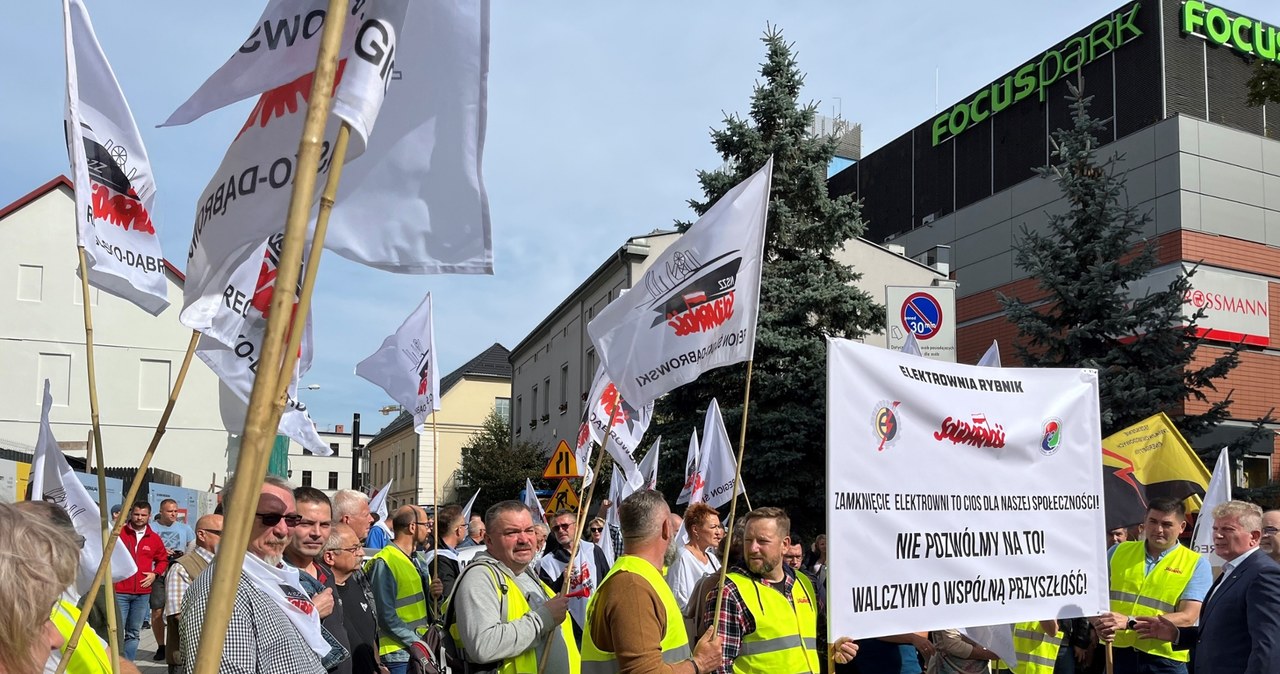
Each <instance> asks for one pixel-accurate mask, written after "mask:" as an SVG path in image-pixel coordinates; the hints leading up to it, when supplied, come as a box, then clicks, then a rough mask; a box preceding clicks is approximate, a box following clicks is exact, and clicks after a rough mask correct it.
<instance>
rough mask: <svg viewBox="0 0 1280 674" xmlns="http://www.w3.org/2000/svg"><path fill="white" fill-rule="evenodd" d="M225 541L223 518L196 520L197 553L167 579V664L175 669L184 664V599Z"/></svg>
mask: <svg viewBox="0 0 1280 674" xmlns="http://www.w3.org/2000/svg"><path fill="white" fill-rule="evenodd" d="M220 540H222V515H205V516H204V517H201V518H200V519H199V520H197V521H196V539H195V543H196V548H195V554H191V555H183V556H181V557H179V558H178V559H177V560H175V561H174V563H173V569H172V570H170V571H169V573H168V575H166V576H165V580H164V594H165V602H164V622H165V637H166V639H165V643H167V644H169V648H167V649H166V650H165V662H166V663H168V664H169V665H171V666H172V667H180V666H181V665H182V663H183V660H184V658H183V655H182V638H181V635H180V634H179V632H178V625H179V624H180V623H181V622H182V598H183V597H184V596H186V594H187V590H188V589H189V588H190V587H191V583H192V581H194V580H195V579H196V578H198V577H199V576H200V574H201V573H203V572H204V570H205V569H207V568H209V563H210V562H212V561H213V556H214V553H216V552H217V550H218V541H220Z"/></svg>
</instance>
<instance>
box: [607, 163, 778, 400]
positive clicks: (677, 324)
mask: <svg viewBox="0 0 1280 674" xmlns="http://www.w3.org/2000/svg"><path fill="white" fill-rule="evenodd" d="M772 177H773V157H770V158H769V161H767V162H765V165H764V166H763V167H762V168H761V169H760V170H759V171H756V172H755V173H754V174H753V175H752V176H751V177H749V178H747V179H746V180H744V181H742V182H741V183H738V185H736V186H734V188H733V189H731V190H729V191H728V192H727V193H725V195H724V196H723V197H721V198H720V200H719V201H717V202H716V203H715V205H713V206H712V207H711V209H710V210H708V211H707V212H706V214H704V215H703V216H702V217H701V218H698V221H697V222H695V223H693V226H692V227H690V228H689V229H688V231H686V232H685V233H684V235H683V236H681V237H680V238H679V240H677V241H676V242H675V243H673V244H671V246H670V247H669V248H667V249H666V250H665V251H663V253H662V254H661V255H659V256H658V257H657V259H655V260H654V261H653V264H652V265H651V266H650V267H649V270H648V271H646V272H645V274H644V277H643V278H641V279H640V282H639V283H637V284H636V285H635V287H633V288H632V289H631V291H630V292H628V293H626V294H625V295H622V296H621V297H619V298H618V299H616V300H614V301H613V302H610V303H609V305H608V306H606V307H605V308H604V309H603V310H602V311H601V312H600V314H599V315H598V316H596V317H595V319H593V320H592V321H591V323H590V324H588V325H587V332H588V333H590V335H591V342H592V343H593V344H595V346H596V351H597V352H598V353H599V354H600V363H601V365H602V366H603V367H604V369H605V370H607V371H608V373H609V378H610V379H612V380H613V383H615V384H617V386H618V390H619V391H621V392H622V397H623V398H625V399H626V400H627V401H629V402H630V403H631V404H632V405H647V404H649V403H651V402H653V401H654V400H655V399H657V398H658V396H660V395H662V394H663V393H666V392H668V391H670V390H672V389H675V388H677V387H679V386H681V385H684V384H688V383H689V382H691V381H693V380H695V379H697V378H698V375H700V374H702V373H703V372H705V371H708V370H712V369H715V368H717V367H722V366H725V365H732V364H734V363H741V362H743V361H746V360H750V359H751V356H752V354H753V353H754V351H755V345H756V317H757V314H758V313H759V310H760V272H761V269H762V267H763V257H764V256H763V253H764V229H765V220H766V218H767V216H768V213H769V189H770V184H771V181H772Z"/></svg>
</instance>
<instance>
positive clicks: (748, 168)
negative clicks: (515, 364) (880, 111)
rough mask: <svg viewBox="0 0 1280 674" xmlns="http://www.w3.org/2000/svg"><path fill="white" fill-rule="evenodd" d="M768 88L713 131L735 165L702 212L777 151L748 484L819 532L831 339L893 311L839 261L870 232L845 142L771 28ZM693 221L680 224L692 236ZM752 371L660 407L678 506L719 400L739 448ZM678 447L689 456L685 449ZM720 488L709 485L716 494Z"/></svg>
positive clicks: (763, 85)
mask: <svg viewBox="0 0 1280 674" xmlns="http://www.w3.org/2000/svg"><path fill="white" fill-rule="evenodd" d="M762 41H763V42H764V44H765V47H766V52H767V55H766V58H765V62H764V63H763V64H762V65H761V69H760V74H761V77H762V80H761V81H760V82H758V83H757V84H756V87H755V91H754V93H753V95H752V98H751V111H750V113H749V114H748V116H747V117H746V118H743V117H739V116H737V115H730V116H728V117H727V118H726V119H725V120H724V128H722V129H719V130H715V131H713V132H712V133H711V139H712V144H713V145H714V146H715V148H716V151H717V152H719V153H720V156H721V157H722V158H723V159H724V160H725V162H726V166H727V167H728V168H726V169H724V170H717V171H700V172H699V173H698V179H699V182H700V183H701V185H702V191H703V198H702V199H701V200H697V199H694V200H690V202H689V205H690V206H691V207H692V208H693V210H694V211H695V212H696V213H697V214H698V215H701V214H703V213H705V212H706V211H707V210H708V209H709V208H710V207H711V206H712V204H714V203H715V202H716V200H717V199H719V198H720V197H721V196H722V195H723V194H724V193H725V192H727V191H728V190H729V189H731V188H732V187H733V186H734V185H736V184H738V183H739V182H741V181H743V180H745V179H746V178H747V177H748V176H750V175H751V174H752V173H754V172H755V171H756V170H758V169H759V168H760V167H761V166H763V165H764V163H765V161H766V160H767V159H768V158H769V156H770V155H773V161H774V169H773V171H774V172H773V185H772V192H771V198H770V203H769V216H768V224H767V228H766V234H765V248H764V260H765V263H764V268H763V272H762V281H761V300H760V314H759V324H758V329H757V336H756V348H755V360H754V373H753V375H752V380H751V404H750V412H749V418H748V430H747V441H746V454H745V458H744V460H743V464H744V465H743V476H744V477H743V482H744V484H745V485H746V488H747V491H748V495H749V496H750V498H751V501H752V503H753V504H754V505H756V506H760V505H772V506H781V507H784V508H786V509H787V510H788V511H789V512H790V514H791V516H792V518H793V520H795V522H796V525H797V526H798V527H800V530H801V531H806V532H807V531H814V530H816V528H817V527H820V526H821V523H822V517H823V502H822V497H821V494H822V493H823V484H824V471H825V456H826V449H825V448H826V430H825V429H826V405H825V400H826V338H827V337H828V336H831V337H846V338H856V337H861V336H863V335H865V334H867V333H872V332H876V331H878V330H881V329H883V325H884V309H883V307H882V306H880V305H877V304H876V302H875V300H873V299H872V298H871V296H870V295H868V294H867V293H865V292H863V291H862V290H859V289H858V288H856V287H855V286H854V285H853V283H854V281H856V280H857V279H858V278H859V274H857V273H856V272H855V271H854V270H853V269H851V268H849V267H848V266H846V265H844V264H842V263H841V262H839V261H838V260H837V259H836V257H835V254H836V252H837V251H838V250H839V249H840V247H841V246H842V244H844V242H845V241H848V240H850V239H853V238H855V237H857V236H859V235H860V234H862V231H863V224H862V221H861V219H860V217H859V212H858V205H857V204H856V203H855V202H854V201H853V199H852V198H851V197H849V196H843V197H840V198H837V199H833V198H831V197H830V195H829V194H828V192H827V168H828V165H829V164H830V163H831V160H832V158H833V157H834V155H835V146H836V139H835V138H833V137H831V136H824V137H814V136H813V135H811V133H810V128H811V125H812V124H813V120H814V114H815V110H816V107H817V106H816V104H815V103H807V104H801V103H800V102H799V97H800V89H801V87H802V85H803V83H804V75H803V74H802V73H801V72H800V69H799V67H798V65H797V62H796V58H795V54H794V52H793V45H792V44H790V43H788V42H786V41H784V40H783V37H782V32H781V31H780V30H778V29H776V28H774V27H769V28H768V29H767V30H766V32H765V35H764V37H763V38H762ZM690 224H691V223H677V226H678V227H679V228H680V229H681V231H683V230H684V229H687V228H688V227H689V226H690ZM745 375H746V366H745V365H736V366H731V367H725V368H720V369H718V370H714V371H711V372H709V373H705V374H703V375H702V377H700V378H699V379H698V380H697V381H696V382H693V383H691V384H688V385H685V386H683V387H680V388H678V389H676V390H675V391H673V392H671V393H670V394H668V395H667V396H665V397H664V398H662V399H661V400H660V401H659V402H658V407H657V412H656V415H655V423H654V427H653V429H652V430H651V431H650V434H651V435H656V434H658V433H661V434H662V435H663V436H664V437H665V438H666V440H665V441H664V444H665V445H666V446H667V447H668V448H670V449H667V450H666V451H667V452H669V453H670V455H671V456H672V457H673V458H672V459H671V460H668V461H663V465H664V467H665V468H666V470H664V471H663V479H662V482H661V486H662V488H663V489H664V491H666V492H667V494H668V495H669V496H671V497H673V498H674V496H675V495H676V494H677V493H678V492H679V487H680V484H681V483H682V482H683V465H684V462H683V461H682V460H679V459H677V458H675V457H676V456H677V455H680V456H683V448H684V447H685V446H686V444H687V443H688V438H689V433H690V432H691V431H692V430H693V429H695V428H696V429H698V432H699V434H701V430H702V419H703V415H704V413H705V411H706V408H707V405H708V404H709V402H710V401H711V398H713V397H715V398H717V399H718V401H719V404H720V409H721V412H722V414H723V417H724V422H725V426H726V428H727V430H728V432H729V438H730V442H731V443H732V445H733V446H734V449H735V450H736V449H737V447H738V439H739V428H740V423H741V419H742V401H743V386H744V384H745V381H746V379H745ZM676 448H680V449H676ZM715 486H718V485H707V489H712V488H714V487H715Z"/></svg>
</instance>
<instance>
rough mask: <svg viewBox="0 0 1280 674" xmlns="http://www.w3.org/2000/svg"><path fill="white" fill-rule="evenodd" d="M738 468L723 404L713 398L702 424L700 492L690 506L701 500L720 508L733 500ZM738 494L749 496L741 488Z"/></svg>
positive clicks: (699, 462) (740, 486) (693, 495)
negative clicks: (723, 412) (724, 417)
mask: <svg viewBox="0 0 1280 674" xmlns="http://www.w3.org/2000/svg"><path fill="white" fill-rule="evenodd" d="M737 465H738V462H737V457H735V456H734V454H733V447H732V446H730V445H729V433H728V432H726V431H725V428H724V419H722V418H721V417H720V403H718V402H716V399H715V398H712V399H711V404H710V405H709V406H707V417H706V420H704V421H703V424H702V447H701V448H700V449H699V451H698V474H699V476H700V478H701V479H700V480H699V484H698V487H699V489H698V490H697V491H694V492H692V494H691V496H690V503H697V502H698V500H701V501H702V502H703V503H705V504H707V505H709V506H711V507H712V508H719V507H720V506H722V505H724V504H726V503H728V502H729V501H731V500H733V497H734V491H735V490H734V480H735V479H736V477H735V476H736V473H737V471H736V468H737ZM736 491H737V493H739V494H745V493H746V489H745V488H744V487H743V486H742V485H741V484H739V485H737V490H736Z"/></svg>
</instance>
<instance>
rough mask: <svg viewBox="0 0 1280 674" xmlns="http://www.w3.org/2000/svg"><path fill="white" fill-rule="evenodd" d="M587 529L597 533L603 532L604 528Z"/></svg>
mask: <svg viewBox="0 0 1280 674" xmlns="http://www.w3.org/2000/svg"><path fill="white" fill-rule="evenodd" d="M587 531H590V532H591V533H593V534H599V533H603V532H604V529H601V528H600V527H591V528H590V529H587Z"/></svg>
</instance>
